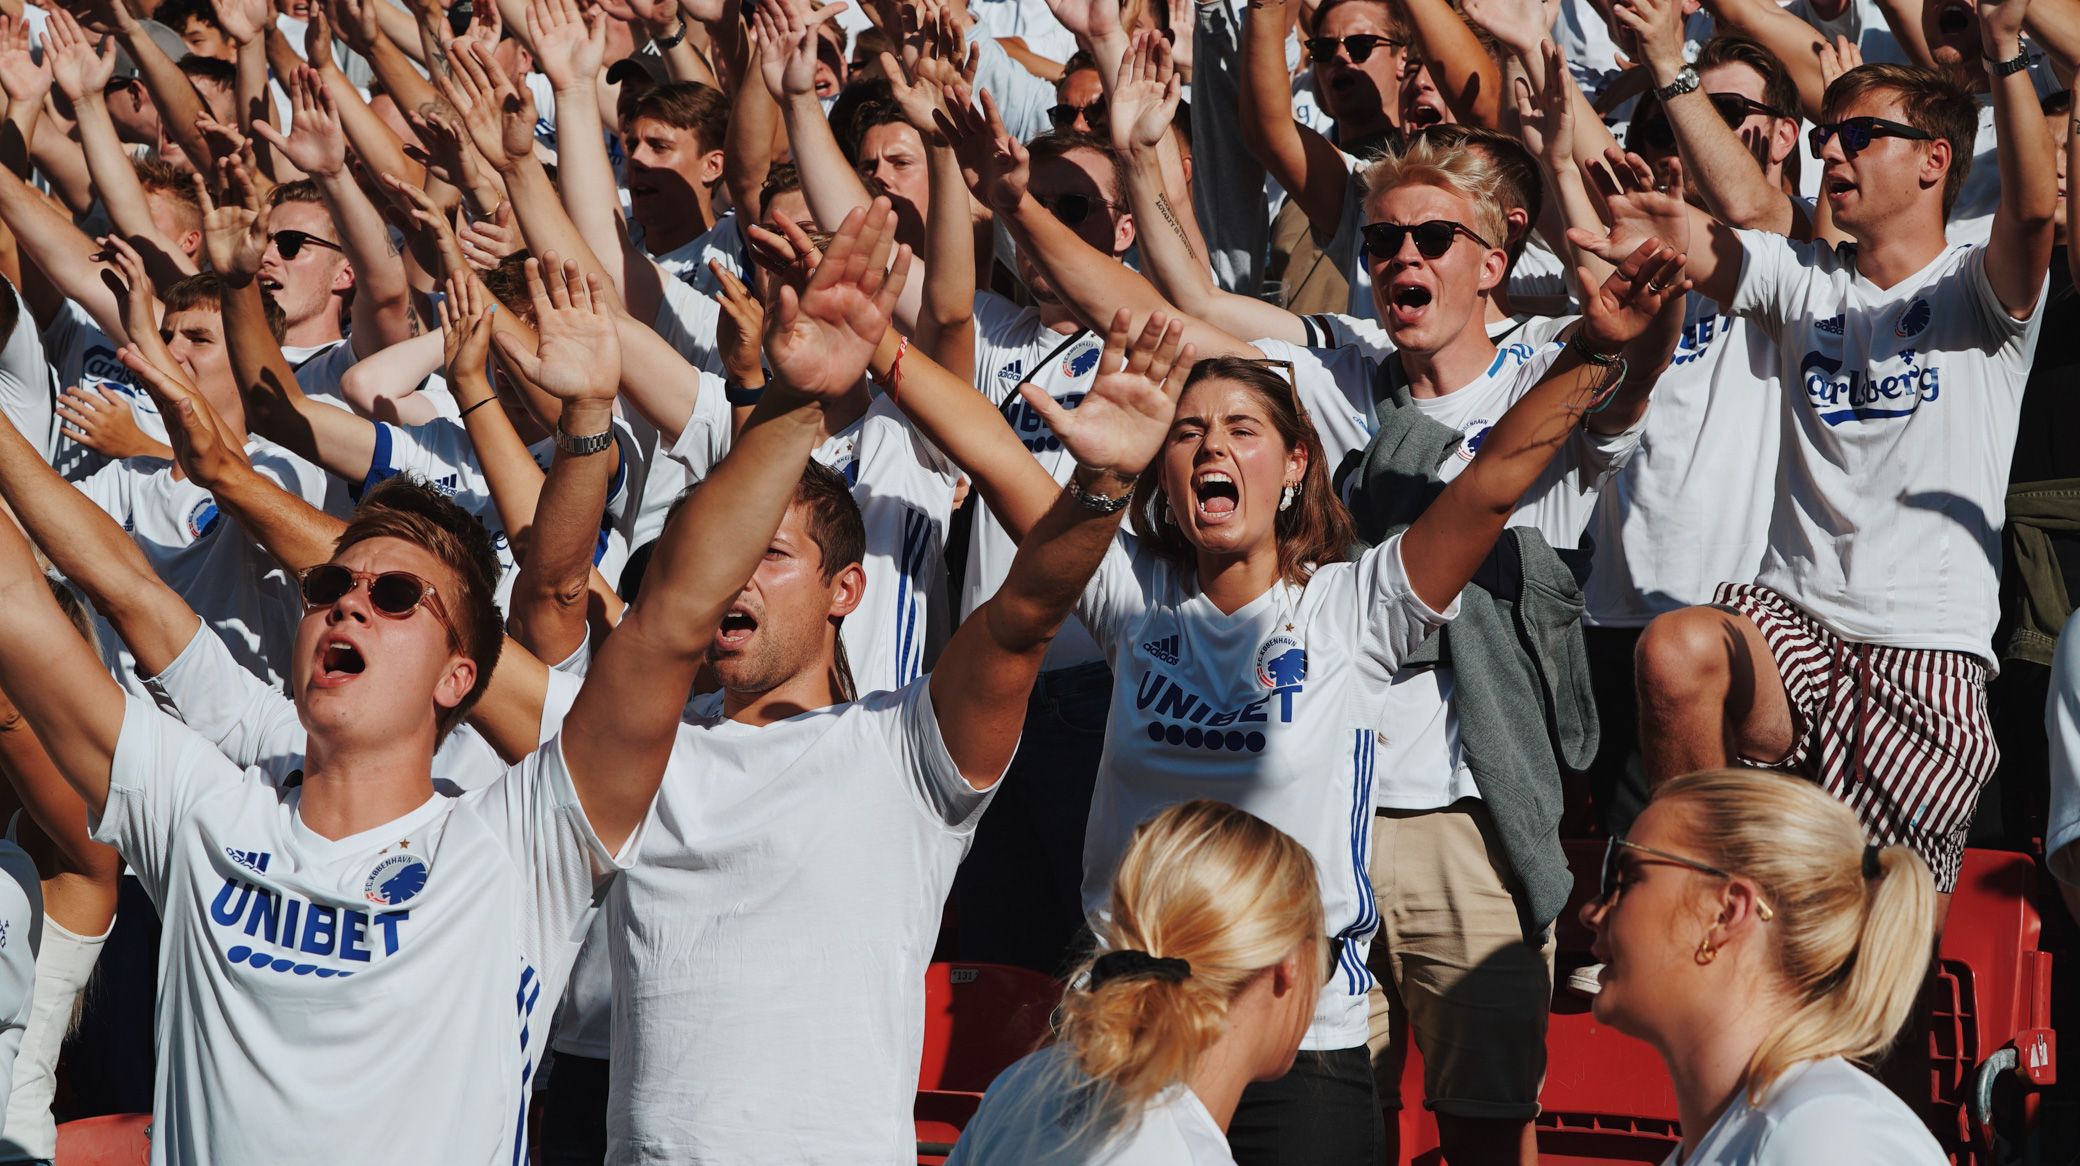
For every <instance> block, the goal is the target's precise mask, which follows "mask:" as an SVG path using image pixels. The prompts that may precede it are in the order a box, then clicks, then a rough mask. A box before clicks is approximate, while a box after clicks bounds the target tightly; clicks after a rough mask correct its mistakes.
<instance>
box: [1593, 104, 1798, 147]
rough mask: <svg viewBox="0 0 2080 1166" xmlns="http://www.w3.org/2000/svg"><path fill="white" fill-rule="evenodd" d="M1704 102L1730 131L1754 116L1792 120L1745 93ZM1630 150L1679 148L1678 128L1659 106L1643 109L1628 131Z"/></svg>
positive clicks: (1783, 113)
mask: <svg viewBox="0 0 2080 1166" xmlns="http://www.w3.org/2000/svg"><path fill="white" fill-rule="evenodd" d="M1705 99H1706V100H1708V101H1710V102H1711V103H1712V108H1713V109H1715V110H1717V111H1718V113H1719V120H1720V121H1723V122H1725V123H1726V128H1727V129H1730V130H1736V129H1739V128H1740V126H1741V123H1742V122H1744V121H1746V120H1748V118H1750V117H1751V116H1753V115H1755V114H1758V113H1759V114H1761V115H1762V116H1764V117H1773V118H1774V117H1790V116H1791V115H1790V114H1788V113H1785V112H1784V111H1783V110H1781V109H1778V108H1777V107H1776V106H1774V105H1765V104H1763V103H1762V102H1760V101H1757V100H1755V99H1754V98H1752V97H1749V96H1747V95H1746V94H1743V93H1707V94H1705ZM1625 145H1626V147H1627V148H1628V149H1633V150H1638V149H1651V150H1673V149H1675V148H1676V131H1675V127H1674V126H1672V125H1670V124H1669V122H1668V114H1666V113H1664V112H1663V111H1662V110H1661V108H1660V107H1659V106H1653V107H1642V110H1641V112H1640V113H1639V114H1638V116H1636V117H1634V118H1633V119H1632V125H1631V126H1630V127H1629V128H1627V129H1626V131H1625Z"/></svg>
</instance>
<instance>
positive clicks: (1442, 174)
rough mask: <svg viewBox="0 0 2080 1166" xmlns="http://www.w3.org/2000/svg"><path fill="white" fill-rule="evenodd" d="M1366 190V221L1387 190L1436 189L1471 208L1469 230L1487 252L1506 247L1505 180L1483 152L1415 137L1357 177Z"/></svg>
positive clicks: (1499, 169)
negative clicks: (1454, 196)
mask: <svg viewBox="0 0 2080 1166" xmlns="http://www.w3.org/2000/svg"><path fill="white" fill-rule="evenodd" d="M1358 183H1359V185H1360V186H1361V187H1363V189H1364V191H1365V207H1366V212H1367V216H1368V218H1369V217H1370V215H1371V210H1372V206H1373V204H1374V203H1376V202H1377V201H1378V200H1379V199H1380V198H1381V197H1383V196H1384V195H1385V194H1386V193H1387V192H1388V191H1390V190H1393V189H1395V188H1396V187H1399V186H1406V185H1409V184H1411V183H1413V184H1419V185H1422V186H1434V187H1436V188H1438V189H1439V190H1444V191H1448V192H1450V193H1452V194H1456V195H1458V196H1459V197H1461V198H1463V199H1465V200H1466V201H1467V202H1469V203H1471V204H1472V206H1473V221H1472V222H1471V223H1467V224H1465V225H1466V226H1469V227H1472V228H1473V230H1474V231H1475V232H1476V233H1477V234H1479V235H1480V237H1481V238H1483V239H1485V240H1487V242H1488V245H1489V246H1490V247H1494V248H1496V249H1498V250H1500V249H1502V248H1504V247H1507V246H1508V245H1509V216H1508V213H1507V211H1506V210H1505V208H1504V207H1503V193H1504V190H1505V188H1506V184H1507V176H1506V175H1505V174H1504V173H1503V170H1502V166H1501V165H1500V164H1499V163H1497V162H1496V160H1495V158H1494V157H1493V156H1492V155H1491V154H1489V152H1488V151H1486V150H1471V149H1464V148H1459V149H1454V148H1451V147H1448V146H1446V145H1444V144H1442V143H1439V142H1433V141H1431V140H1430V135H1428V134H1414V135H1411V136H1410V137H1409V140H1408V142H1407V144H1406V145H1404V146H1402V147H1401V149H1400V150H1398V151H1389V152H1387V153H1385V154H1381V155H1380V156H1379V157H1378V158H1377V159H1376V160H1374V161H1373V162H1372V164H1371V165H1369V166H1367V167H1365V168H1364V169H1363V170H1361V171H1359V172H1358Z"/></svg>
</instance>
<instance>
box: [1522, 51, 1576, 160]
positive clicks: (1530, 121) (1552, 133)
mask: <svg viewBox="0 0 2080 1166" xmlns="http://www.w3.org/2000/svg"><path fill="white" fill-rule="evenodd" d="M1539 51H1540V53H1541V54H1542V58H1543V60H1544V62H1545V68H1544V70H1543V72H1544V73H1545V83H1544V85H1542V86H1540V87H1539V89H1538V90H1537V91H1536V92H1533V90H1532V88H1531V79H1530V78H1529V77H1518V78H1517V79H1516V99H1517V122H1518V136H1520V137H1521V138H1523V140H1524V148H1525V149H1527V150H1530V151H1531V152H1532V153H1533V154H1535V155H1537V156H1538V159H1539V161H1540V162H1542V163H1544V164H1545V166H1546V169H1547V170H1548V171H1558V170H1560V169H1561V168H1562V167H1563V166H1570V165H1573V163H1574V93H1573V91H1572V89H1571V88H1570V87H1569V85H1568V81H1567V59H1566V58H1565V57H1563V56H1562V55H1561V54H1560V46H1559V45H1556V44H1554V43H1553V42H1552V41H1546V42H1544V43H1543V44H1542V45H1541V46H1540V48H1539Z"/></svg>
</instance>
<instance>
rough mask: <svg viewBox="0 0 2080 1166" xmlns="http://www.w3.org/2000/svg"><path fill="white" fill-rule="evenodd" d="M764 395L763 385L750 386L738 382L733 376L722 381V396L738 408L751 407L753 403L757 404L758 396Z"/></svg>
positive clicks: (764, 388)
mask: <svg viewBox="0 0 2080 1166" xmlns="http://www.w3.org/2000/svg"><path fill="white" fill-rule="evenodd" d="M765 395H766V387H765V386H764V385H760V386H758V387H757V388H750V387H747V386H745V385H743V384H741V383H739V382H738V381H737V380H736V379H735V378H731V379H729V380H725V381H723V382H722V396H723V398H724V399H725V400H727V401H728V402H729V403H730V404H731V405H733V406H735V407H736V408H739V409H749V408H751V407H752V406H753V405H756V404H758V401H759V398H761V397H763V396H765Z"/></svg>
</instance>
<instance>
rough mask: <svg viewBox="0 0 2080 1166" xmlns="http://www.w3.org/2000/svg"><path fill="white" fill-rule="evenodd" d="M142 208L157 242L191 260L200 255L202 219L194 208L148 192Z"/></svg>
mask: <svg viewBox="0 0 2080 1166" xmlns="http://www.w3.org/2000/svg"><path fill="white" fill-rule="evenodd" d="M144 205H145V210H146V211H147V212H148V213H149V214H150V215H151V216H152V229H154V230H156V231H158V232H159V237H160V238H162V239H166V240H169V241H171V242H172V243H173V245H174V246H176V247H178V248H180V250H181V254H183V255H186V256H187V257H188V258H190V259H194V258H196V257H197V256H198V255H200V254H201V251H202V218H201V216H200V215H198V214H196V212H195V204H193V203H183V202H181V200H179V199H177V198H175V197H174V196H173V195H171V194H168V193H166V192H165V191H163V190H149V189H148V190H146V191H145V192H144Z"/></svg>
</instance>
